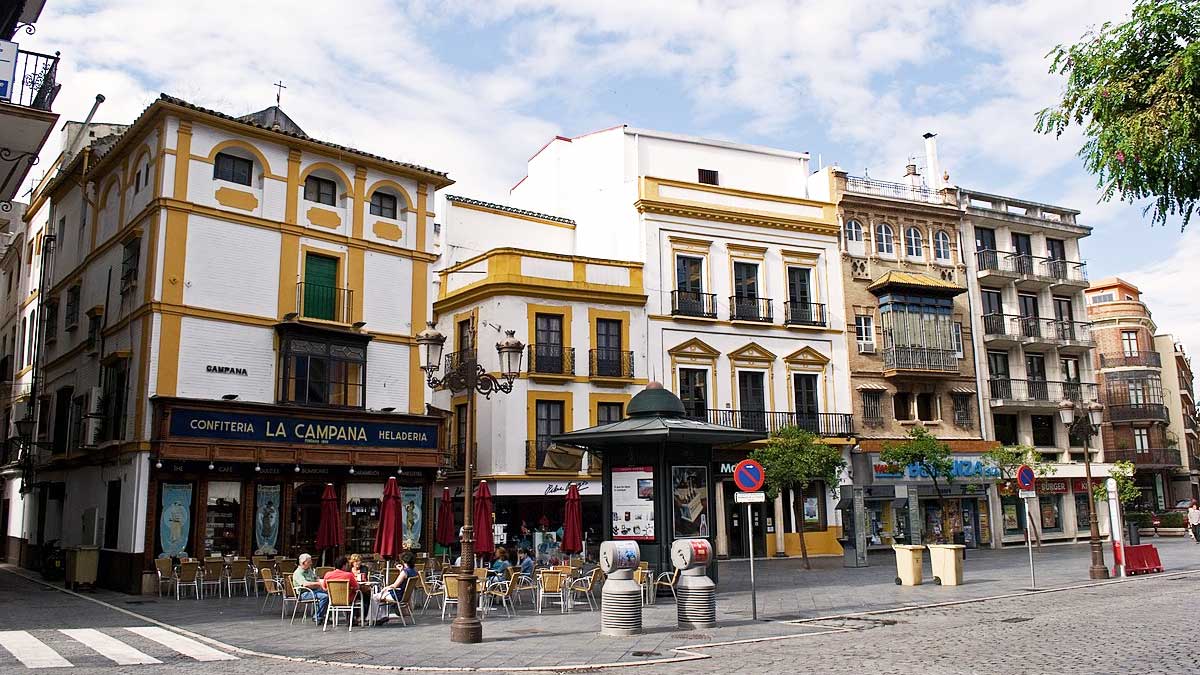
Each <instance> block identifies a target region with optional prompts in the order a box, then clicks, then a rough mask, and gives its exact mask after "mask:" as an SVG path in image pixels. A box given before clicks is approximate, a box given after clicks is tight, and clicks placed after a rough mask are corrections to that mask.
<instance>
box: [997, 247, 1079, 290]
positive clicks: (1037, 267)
mask: <svg viewBox="0 0 1200 675" xmlns="http://www.w3.org/2000/svg"><path fill="white" fill-rule="evenodd" d="M975 263H976V269H977V271H976V276H978V278H979V280H980V281H990V282H992V283H993V284H1005V283H1008V282H1013V283H1015V284H1016V286H1017V288H1021V289H1025V290H1035V291H1036V290H1041V289H1043V288H1053V289H1060V288H1061V289H1067V288H1077V289H1083V288H1087V287H1088V280H1087V263H1084V262H1078V261H1074V260H1063V259H1061V258H1043V257H1040V256H1035V255H1029V254H1025V253H1013V252H1009V251H998V250H994V249H984V250H981V251H976V252H975Z"/></svg>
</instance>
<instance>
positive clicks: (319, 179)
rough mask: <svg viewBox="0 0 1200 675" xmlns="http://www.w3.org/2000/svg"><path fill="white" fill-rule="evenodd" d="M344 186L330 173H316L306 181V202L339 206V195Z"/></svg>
mask: <svg viewBox="0 0 1200 675" xmlns="http://www.w3.org/2000/svg"><path fill="white" fill-rule="evenodd" d="M341 189H342V186H341V185H340V181H338V180H337V178H336V177H335V176H334V175H333V174H332V173H330V172H328V171H314V172H313V173H311V174H309V175H308V177H306V178H305V179H304V200H305V201H309V202H316V203H318V204H325V205H326V206H337V198H338V193H339V192H340V191H341Z"/></svg>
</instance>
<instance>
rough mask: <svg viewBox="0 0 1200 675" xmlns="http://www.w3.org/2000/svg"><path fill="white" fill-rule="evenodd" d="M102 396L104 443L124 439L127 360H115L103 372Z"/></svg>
mask: <svg viewBox="0 0 1200 675" xmlns="http://www.w3.org/2000/svg"><path fill="white" fill-rule="evenodd" d="M103 378H104V389H103V391H104V394H103V399H101V403H102V408H103V410H104V433H103V435H102V438H103V439H104V440H106V441H119V440H122V439H124V438H125V419H126V410H125V408H126V401H127V400H128V395H129V391H128V389H129V360H128V359H116V360H114V361H112V362H110V363H109V364H107V365H106V366H104V372H103Z"/></svg>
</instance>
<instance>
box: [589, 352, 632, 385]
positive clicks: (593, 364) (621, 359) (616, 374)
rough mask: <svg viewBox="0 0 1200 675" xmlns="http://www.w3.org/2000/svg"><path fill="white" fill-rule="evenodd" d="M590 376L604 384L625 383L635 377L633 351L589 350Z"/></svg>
mask: <svg viewBox="0 0 1200 675" xmlns="http://www.w3.org/2000/svg"><path fill="white" fill-rule="evenodd" d="M588 376H589V377H590V378H591V379H592V380H593V381H599V383H601V384H603V383H604V382H605V381H611V382H612V383H613V384H617V385H624V384H627V383H628V381H629V380H632V379H633V352H631V351H623V350H620V349H592V350H590V351H589V352H588Z"/></svg>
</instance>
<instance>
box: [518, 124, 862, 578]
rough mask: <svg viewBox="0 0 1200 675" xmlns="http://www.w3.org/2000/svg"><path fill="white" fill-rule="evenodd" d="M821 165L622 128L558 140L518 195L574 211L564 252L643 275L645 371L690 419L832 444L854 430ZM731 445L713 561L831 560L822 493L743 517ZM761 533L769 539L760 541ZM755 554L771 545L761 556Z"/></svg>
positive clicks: (721, 472) (830, 522)
mask: <svg viewBox="0 0 1200 675" xmlns="http://www.w3.org/2000/svg"><path fill="white" fill-rule="evenodd" d="M831 187H832V174H831V172H830V171H828V170H825V171H819V172H815V173H814V172H811V171H810V167H809V156H808V155H807V154H806V153H801V152H792V151H786V150H779V149H774V148H765V147H759V146H751V145H741V144H734V143H727V142H723V141H714V140H710V139H703V138H696V137H691V136H682V135H677V134H670V133H663V132H657V131H648V130H644V129H635V128H631V127H624V126H622V127H614V128H611V129H606V130H602V131H598V132H595V133H591V134H586V135H584V136H580V137H576V138H564V137H556V138H555V139H553V140H552V141H550V142H549V143H548V144H546V146H544V147H543V148H542V149H541V150H540V151H539V152H538V153H537V154H536V155H534V157H533V158H532V159H531V160H530V161H529V164H528V175H527V176H526V177H525V178H524V179H522V180H521V181H520V182H519V183H518V184H517V185H516V186H515V187H514V188H513V189H512V202H513V204H514V205H515V206H517V207H521V208H528V209H536V210H538V211H541V212H545V213H550V214H555V215H557V216H563V217H569V218H571V219H572V220H573V223H574V228H575V229H574V233H575V249H573V252H575V253H578V254H586V255H590V256H598V257H604V258H612V259H617V260H633V261H639V262H641V263H643V265H644V272H643V275H644V280H645V293H646V297H647V300H646V312H647V319H648V320H647V329H646V336H647V338H646V339H647V342H646V346H645V350H646V353H647V354H648V355H649V362H648V363H647V364H646V365H647V369H646V375H647V377H649V378H650V379H652V380H661V381H662V382H663V383H664V384H665V385H666V386H667V387H668V388H669V389H671V390H672V391H674V392H676V393H678V394H679V396H680V398H681V399H682V400H683V402H684V405H685V406H686V407H687V408H688V410H689V412H690V413H691V414H692V415H695V416H696V417H699V418H705V419H707V420H709V421H711V422H716V423H721V424H727V425H732V426H742V427H748V428H757V429H762V430H764V431H769V430H773V429H776V428H779V427H781V426H783V425H788V424H791V425H799V426H802V427H806V428H809V429H811V430H812V431H814V432H816V433H818V434H820V435H821V436H823V437H826V438H828V439H831V440H832V441H837V442H843V441H845V440H847V439H848V438H849V436H850V435H851V434H852V433H853V424H852V419H851V415H850V413H851V411H852V405H851V401H850V387H849V374H848V367H847V355H846V340H845V336H844V332H845V330H846V326H845V310H844V302H843V290H842V274H841V259H840V254H839V252H838V233H839V228H838V220H837V207H836V204H835V203H833V201H832V189H831ZM744 455H745V449H742V450H736V451H725V452H724V454H723V455H722V461H720V462H718V463H717V464H716V465H715V466H713V467H707V469H708V470H709V472H710V473H711V478H710V480H713V481H716V485H717V490H716V494H717V500H716V504H714V505H712V507H711V511H712V512H711V514H709V516H708V517H709V520H710V521H711V522H715V524H716V528H715V542H716V546H717V551H718V553H719V554H720V555H722V556H726V555H728V556H735V557H736V556H742V555H745V553H746V549H747V545H748V537H749V536H750V533H753V534H754V536H757V537H759V538H760V541H759V542H758V546H759V547H760V548H759V550H766V551H768V552H769V553H771V554H775V553H777V552H778V553H788V554H795V553H798V551H799V543H800V534H799V533H800V532H801V531H802V530H804V531H807V532H808V535H807V537H806V538H807V544H808V547H809V550H810V552H819V553H840V552H841V548H840V546H839V545H838V543H837V536H838V535H839V534H840V526H839V522H840V521H839V515H838V514H837V512H836V510H835V509H834V508H833V506H834V503H835V502H834V500H833V499H832V498H831V496H830V494H829V490H828V489H826V487H819V488H816V489H814V490H812V491H811V492H810V494H807V495H799V494H791V493H790V492H789V493H787V494H784V495H781V496H780V498H779V499H777V500H776V501H775V503H774V504H773V505H766V506H765V507H764V508H763V509H762V510H761V511H757V512H755V513H754V515H753V516H752V519H753V520H754V522H753V523H749V524H748V523H746V522H745V516H744V512H743V511H742V509H741V508H740V507H739V508H738V509H733V508H732V505H733V491H734V489H733V487H732V482H731V481H729V480H728V478H729V474H730V473H731V468H732V464H733V463H735V462H736V461H737V460H738V459H740V458H742V457H744ZM764 539H765V541H763V540H764ZM764 544H765V546H763V545H764Z"/></svg>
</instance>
